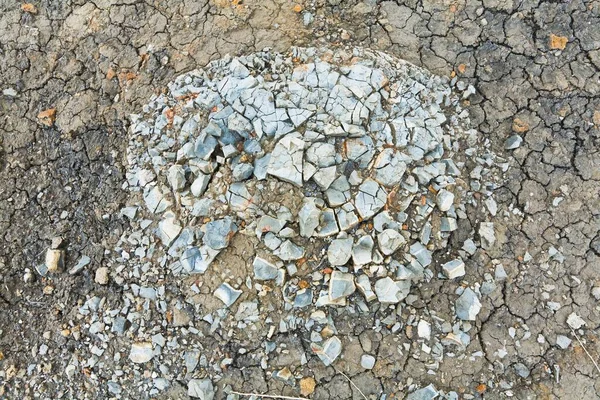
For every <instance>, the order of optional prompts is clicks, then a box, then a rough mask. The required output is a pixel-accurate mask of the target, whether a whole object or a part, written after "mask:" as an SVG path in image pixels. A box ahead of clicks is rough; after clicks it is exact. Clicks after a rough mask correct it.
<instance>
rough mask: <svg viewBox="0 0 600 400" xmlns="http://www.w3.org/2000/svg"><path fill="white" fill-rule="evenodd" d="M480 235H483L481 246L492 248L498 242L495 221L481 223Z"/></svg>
mask: <svg viewBox="0 0 600 400" xmlns="http://www.w3.org/2000/svg"><path fill="white" fill-rule="evenodd" d="M479 236H481V247H483V248H484V249H486V250H487V249H489V248H491V247H492V246H493V245H494V243H495V242H496V233H495V231H494V223H493V222H482V223H480V224H479Z"/></svg>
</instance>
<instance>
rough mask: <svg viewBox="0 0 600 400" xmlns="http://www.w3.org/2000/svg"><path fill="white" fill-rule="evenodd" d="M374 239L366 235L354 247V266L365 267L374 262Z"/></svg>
mask: <svg viewBox="0 0 600 400" xmlns="http://www.w3.org/2000/svg"><path fill="white" fill-rule="evenodd" d="M374 245H375V242H373V238H372V237H371V236H369V235H365V236H363V237H361V238H360V239H358V241H357V242H356V243H355V244H354V247H352V261H353V262H354V265H365V264H368V263H370V262H371V261H373V246H374Z"/></svg>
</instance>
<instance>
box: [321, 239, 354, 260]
mask: <svg viewBox="0 0 600 400" xmlns="http://www.w3.org/2000/svg"><path fill="white" fill-rule="evenodd" d="M353 244H354V239H352V238H346V239H335V240H333V241H332V242H331V244H330V245H329V248H328V249H327V259H328V261H329V263H330V264H331V265H333V266H338V265H344V264H346V263H347V262H348V260H349V259H350V256H351V255H352V245H353Z"/></svg>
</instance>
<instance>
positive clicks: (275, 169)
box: [267, 134, 304, 187]
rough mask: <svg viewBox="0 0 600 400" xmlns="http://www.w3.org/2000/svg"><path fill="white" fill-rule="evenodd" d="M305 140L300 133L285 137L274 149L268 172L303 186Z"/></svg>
mask: <svg viewBox="0 0 600 400" xmlns="http://www.w3.org/2000/svg"><path fill="white" fill-rule="evenodd" d="M303 152H304V141H303V140H302V139H301V138H300V137H299V135H294V134H290V135H287V136H285V137H283V138H282V139H281V140H280V141H279V142H278V143H277V145H276V146H275V149H273V152H272V153H271V160H270V162H269V167H268V168H267V173H268V174H269V175H273V176H274V177H276V178H279V179H281V180H282V181H285V182H289V183H292V184H294V185H296V186H299V187H301V186H302V157H303Z"/></svg>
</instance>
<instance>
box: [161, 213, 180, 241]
mask: <svg viewBox="0 0 600 400" xmlns="http://www.w3.org/2000/svg"><path fill="white" fill-rule="evenodd" d="M181 229H182V227H181V225H179V224H178V223H177V221H176V220H175V218H174V217H167V218H165V219H163V220H162V221H160V222H159V223H158V229H157V231H156V234H157V236H158V237H159V238H160V240H161V241H162V242H163V244H164V245H165V246H170V245H171V243H173V241H174V240H175V239H177V236H179V233H180V232H181Z"/></svg>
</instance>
